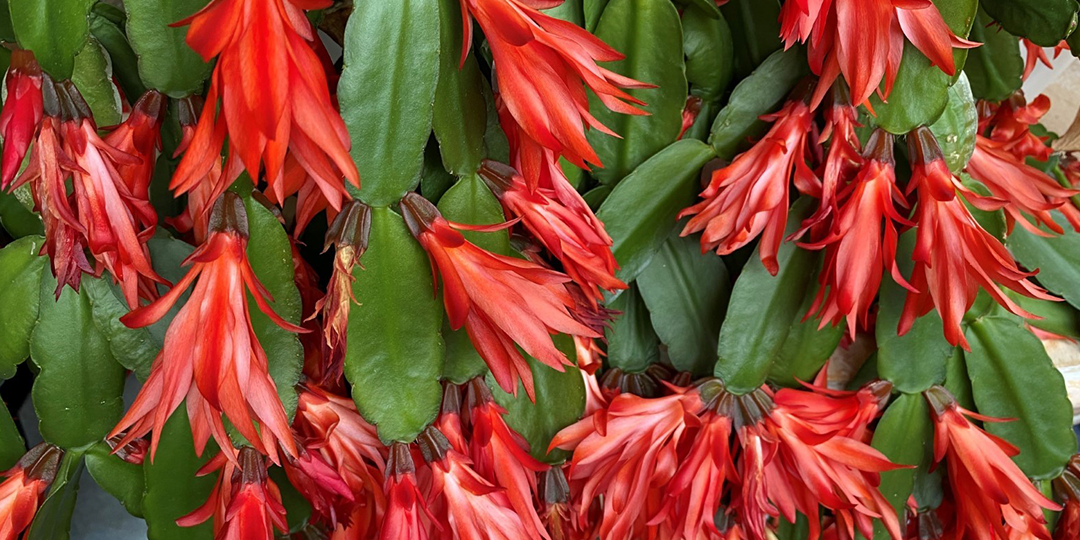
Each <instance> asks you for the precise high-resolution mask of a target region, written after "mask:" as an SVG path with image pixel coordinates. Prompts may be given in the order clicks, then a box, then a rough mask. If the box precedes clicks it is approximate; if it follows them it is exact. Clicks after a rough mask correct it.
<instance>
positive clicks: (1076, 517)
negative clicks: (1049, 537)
mask: <svg viewBox="0 0 1080 540" xmlns="http://www.w3.org/2000/svg"><path fill="white" fill-rule="evenodd" d="M1054 493H1055V494H1056V495H1057V497H1058V500H1059V501H1064V505H1063V506H1064V507H1065V508H1063V509H1062V511H1061V515H1060V517H1058V522H1057V526H1056V528H1055V529H1054V540H1075V539H1077V538H1080V456H1073V457H1072V459H1070V460H1069V464H1068V465H1067V466H1066V467H1065V470H1064V471H1063V472H1062V473H1061V476H1059V477H1058V478H1056V479H1055V480H1054Z"/></svg>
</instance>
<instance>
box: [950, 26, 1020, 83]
mask: <svg viewBox="0 0 1080 540" xmlns="http://www.w3.org/2000/svg"><path fill="white" fill-rule="evenodd" d="M991 21H992V19H990V16H989V15H987V14H986V12H985V11H984V10H981V9H980V10H979V16H978V17H977V18H976V19H975V26H973V27H972V28H971V39H972V40H973V41H978V42H979V43H982V45H981V46H979V47H978V48H976V49H972V50H971V51H969V52H968V61H967V64H965V65H964V73H967V76H968V79H970V80H971V91H972V93H973V94H974V95H975V97H977V98H979V99H987V100H990V101H1001V100H1003V99H1005V98H1007V97H1009V96H1011V95H1012V94H1013V92H1016V91H1017V90H1019V89H1020V85H1021V84H1023V82H1024V81H1023V80H1021V77H1023V75H1024V59H1023V57H1021V56H1020V42H1019V41H1017V39H1016V36H1014V35H1012V34H1010V33H1008V32H1006V31H1004V30H1002V29H1000V28H998V27H996V26H989V25H990V24H991Z"/></svg>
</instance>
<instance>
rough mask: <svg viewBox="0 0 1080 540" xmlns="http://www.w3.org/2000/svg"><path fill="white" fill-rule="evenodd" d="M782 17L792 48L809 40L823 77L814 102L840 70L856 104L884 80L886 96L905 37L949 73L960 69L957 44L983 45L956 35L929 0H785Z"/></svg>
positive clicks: (965, 46)
mask: <svg viewBox="0 0 1080 540" xmlns="http://www.w3.org/2000/svg"><path fill="white" fill-rule="evenodd" d="M780 20H781V32H780V33H781V37H782V38H783V40H784V43H785V45H786V46H787V47H788V48H790V47H792V46H793V45H795V43H798V42H803V43H809V48H810V50H809V57H810V67H811V69H812V70H813V71H814V73H815V74H817V75H819V76H820V77H821V83H820V84H821V86H819V87H818V95H817V96H815V100H814V102H815V103H817V102H818V101H820V98H821V96H822V95H824V92H825V90H826V89H828V87H829V86H831V85H832V83H833V81H834V80H836V78H837V77H838V76H839V75H841V74H842V75H843V76H844V79H845V80H846V81H847V83H848V86H850V87H851V94H852V102H853V103H855V104H856V105H862V104H867V105H869V103H868V100H869V98H870V95H871V94H873V93H874V91H876V90H878V87H879V86H880V85H881V82H882V79H884V81H885V89H884V91H882V92H881V94H882V97H883V98H887V97H888V96H889V93H890V91H891V90H892V84H893V81H894V80H895V79H896V74H897V71H899V69H900V59H901V57H902V55H903V52H904V41H905V40H904V38H905V37H906V38H907V40H908V41H911V43H912V45H915V47H916V48H917V49H919V51H920V52H922V53H923V54H924V55H925V56H926V57H927V58H928V59H930V62H932V63H933V65H935V66H937V67H938V68H940V69H941V71H944V72H945V73H946V74H948V75H950V76H951V75H954V74H955V73H956V65H955V63H954V62H953V49H954V48H958V49H970V48H972V47H977V46H978V45H979V44H978V43H973V42H971V41H967V40H966V39H962V38H960V37H957V36H956V34H954V33H953V32H952V30H951V29H949V26H948V25H947V24H946V23H945V20H944V19H943V18H942V17H941V13H940V12H939V11H938V9H937V7H936V6H935V5H934V4H933V3H931V2H929V1H916V2H893V1H892V0H800V1H794V2H785V3H784V7H783V8H782V11H781V13H780Z"/></svg>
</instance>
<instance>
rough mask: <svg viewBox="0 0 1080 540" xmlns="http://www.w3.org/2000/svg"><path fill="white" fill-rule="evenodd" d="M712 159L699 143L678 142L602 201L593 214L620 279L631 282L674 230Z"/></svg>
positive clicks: (692, 141)
mask: <svg viewBox="0 0 1080 540" xmlns="http://www.w3.org/2000/svg"><path fill="white" fill-rule="evenodd" d="M713 157H714V155H713V151H712V148H711V147H709V146H708V145H706V144H704V143H702V142H700V141H695V140H683V141H679V142H677V143H675V144H672V145H671V146H669V147H667V148H665V149H664V150H662V151H661V152H660V153H658V154H656V155H655V156H653V157H652V158H650V159H649V160H648V161H646V162H645V163H643V164H641V166H640V167H638V168H637V169H636V170H635V171H634V172H633V173H632V174H631V175H630V176H627V177H626V179H624V180H623V181H622V182H620V183H619V185H618V186H616V187H615V189H613V190H612V191H611V195H610V196H608V197H607V199H606V200H604V204H602V205H601V206H600V210H598V211H597V212H596V215H597V217H599V218H600V220H601V221H603V222H604V225H605V226H606V227H607V232H608V234H609V235H611V238H612V240H614V242H615V243H614V245H613V246H612V248H611V249H612V252H614V253H615V260H616V261H618V263H619V266H620V268H619V271H618V272H616V276H618V277H619V279H621V280H623V281H625V282H628V283H629V282H630V281H633V280H634V279H635V278H636V277H637V276H638V274H640V273H641V271H642V270H643V269H644V268H645V266H647V265H648V264H649V261H650V260H651V259H652V257H653V255H655V254H656V252H657V251H658V250H659V249H660V246H661V245H663V244H664V242H665V241H666V240H667V238H668V236H670V235H671V233H672V232H674V231H675V229H676V227H677V226H678V223H677V222H676V221H675V216H676V215H677V214H678V213H679V211H680V210H682V209H683V208H685V207H687V206H690V204H691V203H693V202H694V195H695V194H697V192H698V191H699V190H700V183H699V178H700V175H699V172H700V171H701V168H702V167H703V166H704V165H705V163H706V162H708V161H709V160H710V159H712V158H713Z"/></svg>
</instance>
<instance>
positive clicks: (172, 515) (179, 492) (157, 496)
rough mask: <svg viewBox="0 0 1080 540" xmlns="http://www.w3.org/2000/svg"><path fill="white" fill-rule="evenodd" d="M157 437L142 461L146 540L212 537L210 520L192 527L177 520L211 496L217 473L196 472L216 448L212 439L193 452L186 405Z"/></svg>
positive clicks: (194, 539)
mask: <svg viewBox="0 0 1080 540" xmlns="http://www.w3.org/2000/svg"><path fill="white" fill-rule="evenodd" d="M157 440H158V448H157V454H156V455H154V457H153V459H151V458H150V457H149V456H147V459H146V462H145V463H144V464H143V473H144V477H145V481H146V496H145V497H143V509H142V510H143V517H144V518H145V519H146V528H147V531H146V535H147V538H148V539H149V540H210V539H212V538H213V537H214V533H213V526H212V523H211V522H210V521H207V522H206V523H203V524H201V525H197V526H195V527H181V526H179V525H177V524H176V520H177V519H179V518H181V517H183V516H186V515H187V514H189V513H191V512H192V511H194V510H195V509H196V508H198V507H199V506H201V505H202V504H203V503H204V502H206V499H207V498H208V497H209V496H210V492H211V491H212V490H213V488H214V482H215V481H216V480H217V475H215V474H210V475H207V476H202V477H197V476H195V473H196V472H197V471H198V470H199V469H200V468H201V467H202V466H203V465H205V464H206V462H207V461H209V460H210V457H211V456H213V455H214V453H215V452H216V450H215V446H214V442H213V440H211V441H210V444H209V445H208V447H207V448H206V450H205V451H204V452H203V457H201V458H200V457H197V456H196V455H195V443H194V442H192V439H191V426H190V424H189V423H188V417H187V408H186V407H184V406H180V408H178V409H177V410H176V412H174V413H173V415H172V417H171V418H169V421H168V422H166V423H165V429H163V430H162V432H161V436H160V437H159V438H158V439H157Z"/></svg>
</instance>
